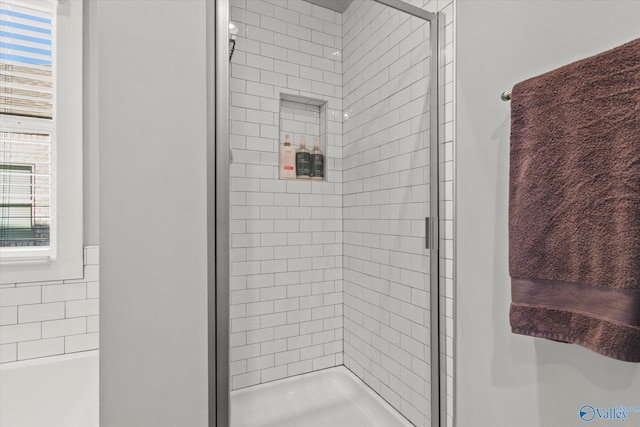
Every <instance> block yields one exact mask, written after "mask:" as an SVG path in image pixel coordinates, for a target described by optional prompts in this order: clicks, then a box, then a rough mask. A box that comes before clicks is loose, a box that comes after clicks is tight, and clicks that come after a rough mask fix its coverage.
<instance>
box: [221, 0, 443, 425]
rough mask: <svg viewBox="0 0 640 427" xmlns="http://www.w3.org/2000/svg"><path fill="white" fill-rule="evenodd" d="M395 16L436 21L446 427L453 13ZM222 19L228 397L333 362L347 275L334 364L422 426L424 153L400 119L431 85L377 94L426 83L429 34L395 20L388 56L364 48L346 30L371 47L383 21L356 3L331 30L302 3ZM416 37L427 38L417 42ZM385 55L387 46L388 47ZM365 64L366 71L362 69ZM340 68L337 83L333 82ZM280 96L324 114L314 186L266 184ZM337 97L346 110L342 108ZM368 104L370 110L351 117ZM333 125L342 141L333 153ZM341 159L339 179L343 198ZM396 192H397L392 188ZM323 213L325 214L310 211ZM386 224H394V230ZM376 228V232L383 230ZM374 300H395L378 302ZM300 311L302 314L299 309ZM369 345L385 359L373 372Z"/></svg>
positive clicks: (246, 4) (241, 5)
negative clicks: (297, 98) (226, 70)
mask: <svg viewBox="0 0 640 427" xmlns="http://www.w3.org/2000/svg"><path fill="white" fill-rule="evenodd" d="M408 2H409V3H411V4H413V5H414V6H417V7H421V8H424V9H427V10H430V11H434V10H438V11H444V18H445V24H446V26H445V28H444V37H445V43H446V50H445V52H444V55H443V56H444V62H445V65H444V67H443V70H442V71H443V74H444V82H443V83H444V88H443V89H444V90H443V93H444V96H443V98H444V99H442V100H441V101H442V103H441V108H442V109H443V115H442V116H441V117H444V122H445V123H444V124H443V125H442V126H441V129H440V133H441V150H440V151H441V156H440V159H439V161H440V172H441V175H442V178H443V182H441V186H440V199H441V200H440V201H441V213H440V217H441V234H440V237H441V255H442V256H441V267H440V275H441V279H442V283H443V287H444V296H443V304H444V305H445V306H446V308H445V313H444V315H443V319H442V321H443V322H444V324H445V330H446V334H447V338H446V345H445V346H444V348H443V349H442V351H443V352H446V369H447V393H448V395H449V396H448V399H447V415H448V420H447V421H448V424H449V425H451V424H452V413H453V404H452V402H453V397H452V395H453V394H452V386H453V363H452V361H453V359H452V355H453V296H454V295H453V293H454V291H453V254H454V252H453V230H454V228H453V176H454V173H453V170H454V169H453V166H454V165H453V151H454V150H453V134H452V132H453V126H452V121H453V102H452V101H453V0H431V1H430V2H429V1H424V0H412V1H408ZM231 6H232V9H231V17H232V20H233V21H234V22H236V23H237V24H239V25H238V27H239V35H238V42H237V45H236V46H237V47H236V53H235V54H234V57H233V61H232V64H231V76H232V78H231V91H232V96H231V118H232V121H233V123H232V136H231V145H232V148H233V154H234V164H233V165H232V174H233V177H232V181H231V183H232V195H231V197H232V230H231V232H232V317H233V319H232V347H233V350H232V356H231V357H232V366H231V374H232V387H233V388H234V389H237V388H240V387H244V386H248V385H252V384H257V383H260V382H266V381H270V380H272V379H277V378H281V377H285V376H290V375H295V374H298V373H302V372H307V371H309V370H312V369H317V368H319V367H326V366H332V364H340V363H342V360H343V356H342V347H341V339H340V338H339V337H342V329H341V326H342V322H343V319H342V318H341V313H342V304H341V303H342V297H343V293H342V290H343V285H342V283H343V282H342V275H343V274H344V275H345V278H347V279H348V284H347V285H346V286H345V289H344V290H345V292H344V298H345V302H346V303H347V304H348V307H347V308H346V309H345V310H346V311H348V315H347V317H346V319H345V320H344V325H345V331H346V334H347V336H345V346H346V347H345V356H344V357H345V361H344V363H345V364H347V365H348V366H349V367H350V368H351V369H353V370H354V371H355V372H356V373H357V374H358V375H360V376H361V377H362V378H363V379H364V380H366V381H367V382H368V383H369V384H370V385H372V387H373V388H374V389H376V390H377V391H378V392H379V393H381V394H382V395H383V396H384V397H385V398H387V399H388V400H389V401H390V402H392V403H393V404H395V405H396V406H397V407H398V408H400V409H401V410H402V411H403V413H405V415H406V416H407V417H409V418H410V419H412V420H413V421H414V422H415V423H416V424H418V425H420V424H421V423H422V424H423V423H424V422H426V419H427V416H426V415H425V414H424V412H425V409H424V408H426V407H428V399H429V396H428V392H429V388H428V387H429V386H428V384H427V383H426V382H425V380H424V378H427V376H428V369H429V367H428V366H427V361H426V360H425V357H426V355H427V353H428V347H427V346H426V343H424V342H423V343H420V342H419V340H418V339H416V337H419V336H427V335H428V331H426V328H427V327H428V325H427V323H426V321H427V319H426V317H425V316H426V314H425V313H421V312H420V310H419V309H416V307H417V304H423V303H424V304H427V306H428V303H429V302H428V294H427V292H426V290H427V288H428V277H427V276H426V274H427V273H428V259H427V256H426V254H425V253H424V251H422V250H421V249H419V246H420V245H422V244H423V241H421V240H422V239H420V238H415V237H413V236H422V235H423V234H424V229H423V218H424V216H426V212H428V203H427V200H428V199H427V198H426V197H428V166H427V165H428V160H429V159H428V150H426V147H424V146H422V145H420V144H421V143H420V142H417V139H416V138H415V134H416V132H418V133H419V132H421V130H420V129H421V128H422V127H424V126H425V125H426V126H428V124H427V123H426V122H423V121H422V119H421V118H418V117H417V116H414V117H413V118H410V116H412V115H415V114H416V113H417V111H418V110H420V114H425V113H427V111H428V110H427V109H426V108H425V105H424V103H425V97H424V93H426V91H427V89H428V80H427V79H422V80H424V81H412V82H411V83H410V84H405V85H404V86H402V88H403V89H404V90H401V91H399V92H398V93H395V94H391V93H390V92H389V90H390V88H391V87H392V86H393V85H394V84H396V83H398V85H400V84H401V83H400V77H399V76H404V78H405V80H404V83H406V82H408V81H409V80H410V79H414V78H415V76H417V75H418V72H420V75H421V76H422V77H424V76H425V74H424V73H423V72H422V71H427V70H428V60H426V61H423V65H422V69H421V70H419V68H420V67H414V68H413V69H412V66H415V65H416V64H417V63H419V62H421V59H424V55H425V54H426V51H425V50H424V49H425V47H424V46H422V45H424V44H428V43H429V41H428V24H424V23H422V22H419V21H415V20H411V23H409V24H408V26H401V25H400V19H399V15H398V21H396V24H397V25H398V27H397V31H394V32H392V34H391V39H390V41H383V40H379V39H375V40H379V41H380V42H381V43H382V45H376V44H374V43H372V42H371V41H366V40H364V39H365V37H364V34H363V33H362V31H363V30H364V26H365V25H367V24H365V22H364V21H363V22H357V20H356V19H355V15H356V14H360V15H361V16H362V17H363V18H364V19H368V20H369V21H370V22H369V23H370V24H373V25H374V26H375V27H374V28H375V31H373V32H370V33H369V34H370V36H371V37H373V38H375V37H378V36H377V34H376V33H377V32H378V31H385V30H386V31H389V29H390V27H389V23H388V22H387V21H386V20H385V19H383V18H382V17H378V15H377V14H380V13H383V15H382V16H387V15H384V14H387V13H389V12H388V11H386V12H382V9H381V8H382V6H380V5H377V4H374V3H373V2H371V1H370V0H366V1H365V0H354V2H353V3H352V5H351V6H350V8H349V9H348V10H347V11H346V12H345V13H344V14H342V15H341V14H337V13H334V12H332V11H329V10H327V9H323V8H319V7H316V6H313V5H310V4H308V3H305V2H303V1H300V0H289V1H283V0H264V1H259V0H246V1H241V0H238V1H236V0H232V1H231ZM362 6H365V8H364V9H362ZM372 10H373V11H372ZM376 11H377V12H376ZM376 13H377V14H376ZM349 19H350V21H348V20H349ZM343 23H344V25H343ZM336 26H339V27H340V30H339V31H338V28H337V27H336ZM419 27H421V29H420V28H419ZM354 29H357V31H354ZM425 34H426V36H427V38H426V39H423V40H419V38H420V37H423V36H425ZM342 36H344V37H342ZM400 38H401V40H402V42H401V43H398V40H399V39H400ZM391 40H393V44H385V43H390V42H391ZM349 42H350V43H351V45H350V46H348V45H347V44H348V43H349ZM343 43H344V49H345V51H347V52H345V53H344V54H343V53H342V48H343V46H342V44H343ZM350 49H351V51H350ZM401 53H402V54H401ZM351 55H355V56H354V57H353V58H350V56H351ZM356 56H357V57H358V58H359V59H356ZM374 56H375V58H374ZM421 56H422V58H421ZM365 57H367V58H368V59H366V60H363V58H365ZM343 58H344V61H345V65H348V66H349V69H347V68H346V67H345V69H344V70H343V63H342V60H343ZM376 58H377V59H376ZM367 61H369V62H367ZM384 69H387V70H388V74H386V75H385V74H384V73H385V71H384ZM343 71H344V74H343ZM392 74H393V76H397V77H398V79H397V80H394V78H393V77H392ZM385 78H386V79H385ZM407 79H409V80H407ZM343 82H344V89H343V86H342V83H343ZM365 82H366V84H362V83H365ZM404 83H403V84H404ZM331 87H333V91H332V90H331ZM420 91H422V93H420ZM280 92H285V93H292V94H302V95H306V96H308V97H310V98H315V99H319V98H321V99H326V100H327V101H328V102H329V120H330V121H329V131H330V134H329V137H328V143H329V147H328V153H327V155H328V169H329V170H328V172H327V177H328V182H327V183H303V182H299V181H280V180H277V179H276V177H277V175H276V173H277V170H276V165H277V146H278V142H279V141H278V139H277V138H278V135H277V132H278V130H277V124H278V117H277V116H278V104H277V102H278V99H279V94H280ZM343 95H344V99H345V101H347V102H348V103H349V104H350V105H347V102H345V105H344V106H343V105H342V103H343V98H342V97H343ZM383 95H386V97H388V98H387V99H386V100H385V96H383ZM367 104H370V108H365V109H364V110H362V111H361V110H359V109H362V107H363V106H364V105H367ZM420 104H423V105H422V106H420ZM350 106H351V108H349V107H350ZM376 106H377V107H379V109H377V107H376ZM343 107H344V108H343ZM354 107H355V108H354ZM392 107H393V108H392ZM359 113H361V114H359ZM343 117H344V128H345V135H347V136H346V138H348V141H349V144H345V151H344V153H343V148H342V146H343V140H342V135H343V134H342V126H341V125H342V121H343ZM374 118H377V119H378V120H374ZM367 123H369V124H368V125H367ZM401 123H402V125H400V124H401ZM396 125H398V126H396ZM372 129H375V131H372ZM384 129H387V130H388V135H387V134H386V133H385V132H387V131H386V130H384ZM366 132H369V133H370V134H373V137H372V138H368V139H369V141H370V142H371V141H372V145H371V146H370V147H371V148H372V149H371V150H369V149H367V147H369V146H367V145H366V144H364V143H363V142H364V140H365V139H366V138H365V137H364V135H365V133H366ZM407 132H408V133H407ZM392 134H393V135H394V137H397V140H396V141H394V142H396V144H389V143H387V144H384V143H383V141H382V140H381V139H380V138H381V137H383V136H389V137H391V135H392ZM401 140H402V141H401ZM389 141H391V139H388V140H387V142H389ZM293 142H294V145H297V143H298V141H296V140H294V141H293ZM308 142H309V141H308ZM345 142H347V140H345ZM400 142H402V144H401V143H400ZM412 144H413V146H412ZM416 144H417V145H416ZM376 156H377V157H376ZM343 159H344V161H345V163H346V164H347V166H348V167H345V169H344V184H343V165H342V160H343ZM385 168H386V169H385ZM401 183H402V184H407V185H408V186H409V189H401V188H400V184H401ZM327 184H328V185H327ZM343 186H344V192H345V194H344V198H343V196H342V192H343ZM376 186H378V187H376ZM321 206H323V207H324V209H321V210H317V209H316V208H318V207H321ZM343 206H344V208H343ZM305 208H306V209H305ZM418 211H419V212H418ZM392 214H395V217H393V218H391V216H392ZM343 215H344V234H345V236H346V237H345V242H344V251H345V253H344V257H342V256H341V255H342V252H341V251H342V250H343V241H342V238H343ZM383 215H386V216H388V217H389V218H387V219H382V218H380V217H381V216H383ZM398 218H400V219H398ZM421 218H422V219H421ZM387 220H388V221H387ZM392 222H393V227H395V229H394V230H393V231H394V232H395V235H394V233H392V232H391V231H392V229H391V227H392ZM379 225H382V227H381V228H376V229H375V230H373V228H369V227H374V226H379ZM370 231H375V233H372V232H370ZM419 241H420V242H419ZM405 243H406V244H407V245H405ZM376 245H378V246H376ZM383 245H387V246H386V247H384V246H383ZM398 245H401V246H402V251H400V250H398V249H399V247H398ZM290 246H291V248H290ZM321 246H322V250H320V247H321ZM318 257H321V258H318ZM343 259H344V260H345V269H344V273H343V269H342V260H343ZM274 268H277V270H273V269H274ZM374 273H375V274H374ZM398 274H399V275H400V277H399V278H398ZM385 282H387V283H385ZM319 284H322V285H319ZM363 285H366V286H363ZM369 286H370V287H369ZM386 286H388V289H389V290H391V289H392V287H393V290H394V292H396V291H399V292H398V293H397V294H395V293H394V297H391V298H383V293H384V291H386V289H387V288H386ZM381 291H382V292H381ZM298 292H302V293H301V294H298ZM323 292H325V293H324V294H323ZM321 295H323V296H322V298H320V296H321ZM385 297H386V295H385ZM389 297H390V296H389ZM393 300H395V301H393ZM372 302H375V303H377V304H378V305H374V304H372ZM309 303H313V304H315V305H314V306H312V307H310V306H309V305H308V304H309ZM347 304H345V305H347ZM309 308H311V312H309ZM405 309H406V310H405ZM260 310H263V311H260ZM314 310H315V311H314ZM320 310H324V311H326V313H327V314H332V316H330V317H328V318H327V319H328V320H324V319H323V322H322V328H321V322H320V321H319V320H320V319H317V318H316V317H315V316H316V314H315V313H320ZM394 310H395V311H394ZM398 310H399V312H398ZM385 311H386V314H385ZM425 312H426V311H425ZM374 315H378V316H381V319H384V320H388V324H384V323H383V322H382V321H381V320H376V319H374V317H372V316H374ZM299 316H303V317H302V318H300V317H299ZM309 316H311V318H309ZM365 317H366V318H365ZM392 319H393V326H392V325H391V322H392ZM423 319H424V320H423ZM374 320H376V321H374ZM358 322H360V323H358ZM312 326H313V327H312ZM329 331H333V337H334V340H333V341H329V342H327V343H320V342H316V338H315V337H324V339H327V340H328V339H330V337H329V335H330V334H329ZM353 332H357V334H354V333H353ZM286 334H291V335H286ZM320 334H323V335H320ZM383 334H384V335H383ZM383 337H384V339H383ZM403 337H404V338H403ZM398 340H400V344H401V345H404V344H407V346H406V350H396V349H394V350H393V353H392V352H391V349H392V347H391V346H396V348H398V347H397V345H396V344H397V343H398ZM403 340H404V342H403ZM423 341H424V340H423ZM376 346H379V347H381V348H383V349H384V350H388V354H385V355H384V357H383V356H382V354H383V352H381V350H380V348H377V347H376ZM376 354H378V355H380V358H379V359H378V360H377V363H376V360H374V359H372V358H371V357H370V356H371V355H373V356H374V358H375V355H376ZM422 355H424V357H423V356H422ZM382 360H385V361H384V362H382ZM372 362H374V363H372ZM383 363H384V369H383ZM392 377H393V378H392Z"/></svg>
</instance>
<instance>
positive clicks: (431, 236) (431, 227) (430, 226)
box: [424, 217, 438, 249]
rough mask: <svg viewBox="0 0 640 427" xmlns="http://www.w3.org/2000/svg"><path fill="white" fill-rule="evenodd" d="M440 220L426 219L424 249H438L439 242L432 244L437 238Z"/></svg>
mask: <svg viewBox="0 0 640 427" xmlns="http://www.w3.org/2000/svg"><path fill="white" fill-rule="evenodd" d="M437 224H438V218H435V217H434V218H431V217H425V219H424V247H425V249H431V248H437V247H438V242H435V241H434V242H432V240H435V239H436V238H437V237H436V232H435V231H436V230H435V227H437Z"/></svg>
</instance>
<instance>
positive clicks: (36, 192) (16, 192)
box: [0, 0, 57, 249]
mask: <svg viewBox="0 0 640 427" xmlns="http://www.w3.org/2000/svg"><path fill="white" fill-rule="evenodd" d="M56 3H57V2H55V1H51V0H0V214H1V216H0V249H2V248H18V247H31V246H37V247H40V248H41V247H43V246H50V245H52V244H53V242H51V232H50V231H51V228H52V227H53V226H54V224H52V218H53V217H54V215H53V212H54V211H53V209H54V207H53V206H54V203H53V201H54V195H55V191H54V190H55V187H54V185H53V184H54V183H53V181H54V179H53V178H54V176H53V171H54V168H53V164H54V162H53V153H54V152H55V150H54V147H53V145H54V141H55V137H54V136H55V132H54V131H55V122H54V114H55V102H54V94H55V84H54V83H55V52H54V47H55V6H56Z"/></svg>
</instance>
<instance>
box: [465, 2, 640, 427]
mask: <svg viewBox="0 0 640 427" xmlns="http://www.w3.org/2000/svg"><path fill="white" fill-rule="evenodd" d="M456 7H457V13H456V28H457V33H456V43H457V46H456V49H457V58H456V61H457V62H456V68H457V74H456V79H457V89H456V90H457V96H456V103H457V104H456V109H457V117H456V123H457V124H456V145H457V150H456V161H457V163H456V170H457V175H456V180H457V210H456V213H457V229H456V235H457V240H456V245H457V306H456V310H457V337H456V339H457V361H456V369H457V371H456V381H457V383H456V390H457V392H456V393H457V401H456V416H457V425H458V426H459V427H467V426H478V425H486V426H495V427H503V426H505V427H506V426H514V425H518V426H579V425H583V424H584V422H583V421H582V420H580V418H579V416H578V411H579V408H580V407H581V406H582V405H586V404H589V405H593V406H597V407H599V408H608V407H611V406H618V405H638V404H639V402H640V366H639V365H637V364H631V363H625V362H620V361H616V360H612V359H608V358H605V357H603V356H600V355H598V354H596V353H593V352H591V351H589V350H586V349H584V348H582V347H579V346H577V345H569V344H561V343H557V342H552V341H547V340H543V339H534V338H530V337H524V336H519V335H513V334H512V333H511V331H510V327H509V318H508V310H509V303H510V281H509V275H508V270H507V256H508V253H507V201H508V198H507V196H508V195H507V189H508V168H509V163H508V159H509V126H510V123H509V120H510V118H509V117H510V116H509V113H510V112H509V104H508V103H505V102H502V101H501V100H500V94H501V92H502V91H504V90H507V89H510V88H511V87H512V86H513V85H514V84H515V83H517V82H519V81H522V80H524V79H526V78H528V77H533V76H536V75H538V74H541V73H543V72H545V71H549V70H551V69H554V68H557V67H559V66H562V65H565V64H567V63H569V62H572V61H575V60H578V59H581V58H584V57H587V56H590V55H593V54H596V53H599V52H601V51H604V50H607V49H609V48H612V47H615V46H618V45H620V44H622V43H624V42H627V41H630V40H633V39H634V38H637V37H638V36H640V2H637V1H583V2H576V1H571V0H566V1H539V0H536V1H524V0H522V1H479V0H458V1H457V2H456ZM611 423H612V422H611V421H600V420H595V421H593V422H592V423H591V425H612V424H611ZM614 423H617V421H616V422H614ZM626 424H627V425H638V424H640V413H637V414H630V415H629V419H628V420H627V422H626Z"/></svg>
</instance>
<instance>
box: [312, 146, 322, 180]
mask: <svg viewBox="0 0 640 427" xmlns="http://www.w3.org/2000/svg"><path fill="white" fill-rule="evenodd" d="M310 157H311V179H315V180H322V179H324V154H322V150H321V149H320V147H319V146H318V138H313V150H311V156H310Z"/></svg>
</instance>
